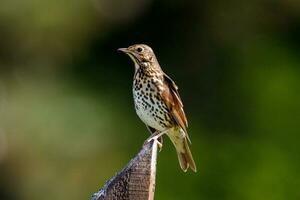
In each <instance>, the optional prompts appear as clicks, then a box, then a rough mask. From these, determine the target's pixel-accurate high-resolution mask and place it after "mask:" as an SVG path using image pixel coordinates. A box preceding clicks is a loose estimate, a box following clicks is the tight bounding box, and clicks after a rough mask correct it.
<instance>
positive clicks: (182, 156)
mask: <svg viewBox="0 0 300 200" xmlns="http://www.w3.org/2000/svg"><path fill="white" fill-rule="evenodd" d="M118 50H120V51H123V52H124V53H126V54H128V55H129V56H130V58H131V59H132V60H133V62H134V66H135V74H134V78H133V98H134V105H135V110H136V113H137V115H138V116H139V118H140V119H141V120H142V121H143V122H144V123H145V124H146V126H147V128H148V129H149V131H150V132H151V133H152V135H153V136H155V137H156V138H158V137H160V136H162V135H163V134H167V135H168V136H169V138H170V139H171V141H172V143H173V144H174V146H175V148H176V151H177V155H178V159H179V164H180V167H181V169H182V170H183V171H187V169H188V168H189V167H190V168H191V169H192V170H193V171H195V172H196V165H195V162H194V160H193V157H192V154H191V151H190V149H189V145H188V141H190V139H189V137H188V133H187V130H186V129H187V126H188V122H187V119H186V116H185V113H184V111H183V104H182V101H181V99H180V96H179V93H178V87H177V86H176V84H175V82H174V81H173V80H172V79H171V78H170V77H169V76H168V75H166V74H165V73H164V72H163V71H162V69H161V67H160V65H159V63H158V61H157V59H156V56H155V54H154V52H153V50H152V49H151V48H150V47H149V46H147V45H144V44H135V45H132V46H130V47H128V48H120V49H118Z"/></svg>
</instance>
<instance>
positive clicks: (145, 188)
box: [91, 140, 157, 200]
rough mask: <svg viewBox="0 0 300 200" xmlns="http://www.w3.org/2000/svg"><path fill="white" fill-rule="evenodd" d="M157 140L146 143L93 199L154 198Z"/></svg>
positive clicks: (137, 199) (138, 199) (142, 199)
mask: <svg viewBox="0 0 300 200" xmlns="http://www.w3.org/2000/svg"><path fill="white" fill-rule="evenodd" d="M156 159H157V140H152V141H151V142H148V143H145V144H144V145H143V147H142V149H141V150H140V152H139V153H138V154H137V155H136V156H135V157H134V158H133V159H132V160H131V161H130V162H129V163H128V164H127V166H126V167H125V168H124V169H123V170H122V171H120V172H119V173H118V174H117V175H116V176H114V177H112V178H111V179H110V180H108V181H107V182H106V183H105V185H104V186H103V187H102V188H101V189H100V190H99V191H98V192H97V193H95V194H94V195H93V196H92V198H91V200H153V199H154V191H155V175H156Z"/></svg>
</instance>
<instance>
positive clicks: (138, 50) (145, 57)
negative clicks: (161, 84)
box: [118, 44, 157, 68]
mask: <svg viewBox="0 0 300 200" xmlns="http://www.w3.org/2000/svg"><path fill="white" fill-rule="evenodd" d="M118 50H119V51H122V52H124V53H126V54H127V55H129V57H130V58H131V59H132V61H133V62H134V63H135V66H136V67H146V68H147V67H150V66H153V64H156V63H157V60H156V57H155V54H154V52H153V50H152V49H151V47H149V46H147V45H145V44H134V45H131V46H129V47H128V48H119V49H118Z"/></svg>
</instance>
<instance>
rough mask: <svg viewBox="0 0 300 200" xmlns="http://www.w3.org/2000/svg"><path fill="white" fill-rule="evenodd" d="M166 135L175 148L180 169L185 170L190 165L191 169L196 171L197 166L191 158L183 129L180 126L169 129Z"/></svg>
mask: <svg viewBox="0 0 300 200" xmlns="http://www.w3.org/2000/svg"><path fill="white" fill-rule="evenodd" d="M168 135H169V137H170V139H171V141H172V143H173V144H174V146H175V148H176V151H177V156H178V161H179V164H180V167H181V169H182V170H183V171H184V172H186V171H187V169H188V168H189V167H190V168H191V170H193V171H194V172H196V171H197V167H196V164H195V161H194V159H193V156H192V153H191V150H190V148H189V144H188V141H187V135H186V133H185V132H184V130H182V129H181V128H179V129H175V130H173V131H171V132H170V133H169V134H168Z"/></svg>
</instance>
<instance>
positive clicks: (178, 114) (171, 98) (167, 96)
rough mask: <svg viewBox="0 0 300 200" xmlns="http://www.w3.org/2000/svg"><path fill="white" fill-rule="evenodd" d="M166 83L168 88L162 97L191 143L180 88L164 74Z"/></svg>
mask: <svg viewBox="0 0 300 200" xmlns="http://www.w3.org/2000/svg"><path fill="white" fill-rule="evenodd" d="M164 83H165V86H166V87H165V89H164V90H163V92H162V93H161V97H162V99H163V100H164V101H165V103H166V104H167V106H168V108H169V109H170V112H171V114H172V117H173V118H174V120H175V121H176V123H177V124H178V125H179V126H180V127H181V128H182V129H183V130H184V132H185V133H186V135H187V138H188V140H189V142H190V138H189V136H188V134H187V127H188V121H187V118H186V116H185V113H184V110H183V103H182V101H181V99H180V96H179V93H178V87H177V85H176V84H175V82H174V81H173V80H172V79H171V78H170V77H169V76H168V75H166V74H164Z"/></svg>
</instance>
